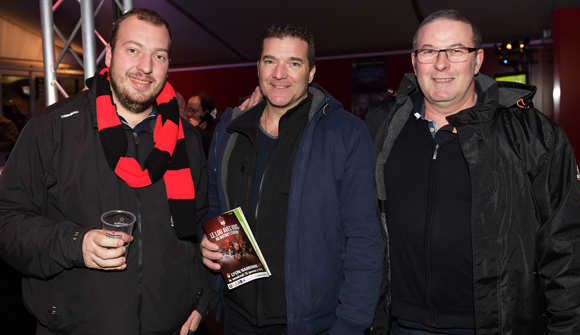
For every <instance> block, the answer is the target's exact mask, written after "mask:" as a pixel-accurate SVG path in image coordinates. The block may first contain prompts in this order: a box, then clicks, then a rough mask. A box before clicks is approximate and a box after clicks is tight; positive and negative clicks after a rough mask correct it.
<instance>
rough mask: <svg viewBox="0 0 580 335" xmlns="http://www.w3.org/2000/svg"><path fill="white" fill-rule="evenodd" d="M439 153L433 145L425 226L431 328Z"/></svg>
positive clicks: (435, 314) (433, 308)
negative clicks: (433, 232)
mask: <svg viewBox="0 0 580 335" xmlns="http://www.w3.org/2000/svg"><path fill="white" fill-rule="evenodd" d="M438 152H439V144H435V150H434V151H433V161H432V164H431V176H430V178H429V208H428V212H427V213H428V216H427V222H426V225H425V265H426V271H425V298H426V300H427V306H429V311H430V312H431V327H436V326H437V322H436V321H435V320H437V311H436V310H435V306H433V301H432V299H431V257H430V256H431V255H430V246H431V228H432V225H433V215H434V211H435V180H436V178H437V166H438V162H437V155H438Z"/></svg>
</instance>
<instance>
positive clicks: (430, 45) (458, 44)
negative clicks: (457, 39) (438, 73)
mask: <svg viewBox="0 0 580 335" xmlns="http://www.w3.org/2000/svg"><path fill="white" fill-rule="evenodd" d="M460 47H461V48H465V47H466V46H465V45H463V43H454V44H451V45H449V46H447V48H445V49H453V48H460ZM420 49H436V47H435V46H434V45H432V44H423V46H422V47H421V48H420ZM440 50H443V49H440Z"/></svg>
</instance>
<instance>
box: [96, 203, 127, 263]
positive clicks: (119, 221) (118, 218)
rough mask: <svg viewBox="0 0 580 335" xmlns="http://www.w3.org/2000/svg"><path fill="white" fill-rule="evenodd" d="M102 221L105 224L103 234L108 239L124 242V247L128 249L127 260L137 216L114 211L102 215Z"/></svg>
mask: <svg viewBox="0 0 580 335" xmlns="http://www.w3.org/2000/svg"><path fill="white" fill-rule="evenodd" d="M101 221H102V222H103V232H104V233H105V235H107V237H111V238H118V239H121V240H123V246H124V247H125V248H127V250H126V251H125V258H126V257H127V254H128V253H129V243H130V242H131V236H132V235H133V225H134V224H135V215H133V213H131V212H127V211H122V210H113V211H108V212H106V213H104V214H103V215H101Z"/></svg>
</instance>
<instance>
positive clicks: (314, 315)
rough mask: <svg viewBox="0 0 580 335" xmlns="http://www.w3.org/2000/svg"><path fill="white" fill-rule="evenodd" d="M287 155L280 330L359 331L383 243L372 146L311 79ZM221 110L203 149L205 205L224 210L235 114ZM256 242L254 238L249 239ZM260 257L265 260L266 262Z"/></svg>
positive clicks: (369, 315)
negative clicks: (296, 142)
mask: <svg viewBox="0 0 580 335" xmlns="http://www.w3.org/2000/svg"><path fill="white" fill-rule="evenodd" d="M310 92H311V93H312V94H313V96H314V97H313V102H312V107H311V111H310V114H309V119H308V123H307V125H306V128H305V130H304V133H303V135H302V139H301V142H300V146H299V149H298V152H297V153H296V158H295V160H294V166H293V172H292V178H291V184H290V200H289V204H288V217H287V224H286V243H285V245H286V250H285V255H286V257H285V264H284V266H285V286H286V301H287V313H288V314H287V320H288V334H301V335H303V334H317V333H319V332H322V331H324V330H326V329H329V328H331V334H363V333H364V329H365V328H368V327H369V326H370V325H371V323H372V319H373V313H374V311H375V308H376V304H377V301H378V295H379V287H380V282H381V278H382V259H383V252H384V241H383V239H382V236H381V232H380V229H379V222H378V218H377V212H376V209H375V203H376V202H375V193H374V188H373V143H372V139H371V136H370V133H369V131H368V129H367V128H366V126H365V124H364V123H363V122H362V121H360V120H359V119H357V118H356V117H355V116H353V115H352V114H350V113H348V112H347V111H345V110H344V109H343V108H342V104H341V103H340V102H338V101H337V100H336V99H334V98H333V97H332V96H330V94H328V93H327V92H326V91H324V90H323V89H322V88H321V87H320V86H318V85H317V84H312V85H311V87H310ZM241 113H243V112H242V111H240V110H239V109H237V108H236V109H233V110H232V109H228V110H227V111H226V112H225V113H224V114H223V115H222V117H221V120H220V123H219V124H218V126H217V128H216V130H215V133H214V138H213V141H212V145H211V147H210V153H209V159H208V166H209V191H208V199H209V205H210V209H209V211H208V213H207V214H206V218H210V217H213V216H216V215H219V214H220V213H223V212H225V211H227V210H230V209H231V208H230V204H229V202H228V200H227V199H226V194H227V190H226V189H225V188H226V180H225V178H222V177H223V176H225V175H227V164H222V163H223V162H224V161H225V162H227V159H228V158H229V155H230V153H231V149H232V148H233V147H234V145H233V144H234V143H233V142H235V140H236V138H237V134H236V133H234V134H232V133H230V132H228V131H227V130H226V129H227V127H228V126H229V125H230V124H231V122H232V120H233V119H235V118H236V117H237V116H239V115H240V114H241ZM257 242H258V244H259V243H260V241H259V240H258V241H257ZM266 261H268V260H266Z"/></svg>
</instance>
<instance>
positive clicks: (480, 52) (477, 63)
mask: <svg viewBox="0 0 580 335" xmlns="http://www.w3.org/2000/svg"><path fill="white" fill-rule="evenodd" d="M476 52H477V54H476V55H475V71H474V73H473V75H476V74H478V73H479V69H481V64H483V49H479V50H477V51H476Z"/></svg>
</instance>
